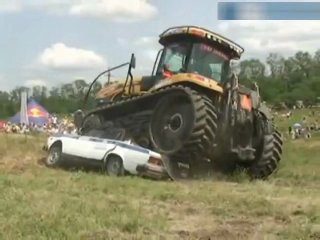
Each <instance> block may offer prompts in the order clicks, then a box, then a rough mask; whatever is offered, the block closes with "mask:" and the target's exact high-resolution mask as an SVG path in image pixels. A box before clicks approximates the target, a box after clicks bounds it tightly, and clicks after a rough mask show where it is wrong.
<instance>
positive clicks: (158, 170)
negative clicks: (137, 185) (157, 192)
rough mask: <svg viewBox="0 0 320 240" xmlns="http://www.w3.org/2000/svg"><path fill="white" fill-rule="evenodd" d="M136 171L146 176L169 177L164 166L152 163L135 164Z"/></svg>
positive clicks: (155, 177)
mask: <svg viewBox="0 0 320 240" xmlns="http://www.w3.org/2000/svg"><path fill="white" fill-rule="evenodd" d="M136 170H137V172H138V173H139V174H140V175H142V176H146V177H150V178H154V179H166V178H169V175H168V172H167V171H166V170H165V168H164V167H161V166H155V165H152V164H148V163H147V164H140V165H138V166H137V169H136Z"/></svg>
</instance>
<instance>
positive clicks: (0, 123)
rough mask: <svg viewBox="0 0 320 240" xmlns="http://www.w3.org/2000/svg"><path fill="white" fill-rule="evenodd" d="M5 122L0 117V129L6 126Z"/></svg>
mask: <svg viewBox="0 0 320 240" xmlns="http://www.w3.org/2000/svg"><path fill="white" fill-rule="evenodd" d="M6 124H7V122H6V121H5V120H1V119H0V129H3V128H5V127H6Z"/></svg>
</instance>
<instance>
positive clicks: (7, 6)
mask: <svg viewBox="0 0 320 240" xmlns="http://www.w3.org/2000/svg"><path fill="white" fill-rule="evenodd" d="M21 8H22V3H21V1H19V0H0V12H17V11H20V10H21Z"/></svg>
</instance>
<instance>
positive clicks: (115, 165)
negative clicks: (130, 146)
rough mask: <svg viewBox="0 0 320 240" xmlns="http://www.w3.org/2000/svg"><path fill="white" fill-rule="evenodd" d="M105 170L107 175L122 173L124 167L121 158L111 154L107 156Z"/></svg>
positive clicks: (119, 174) (120, 174)
mask: <svg viewBox="0 0 320 240" xmlns="http://www.w3.org/2000/svg"><path fill="white" fill-rule="evenodd" d="M106 170H107V173H108V175H109V176H122V175H124V168H123V162H122V159H121V158H120V157H119V156H115V155H112V156H110V157H109V158H108V160H107V164H106Z"/></svg>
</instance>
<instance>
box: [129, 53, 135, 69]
mask: <svg viewBox="0 0 320 240" xmlns="http://www.w3.org/2000/svg"><path fill="white" fill-rule="evenodd" d="M130 66H131V67H132V68H133V69H135V68H136V57H135V56H134V54H132V55H131V60H130Z"/></svg>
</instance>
